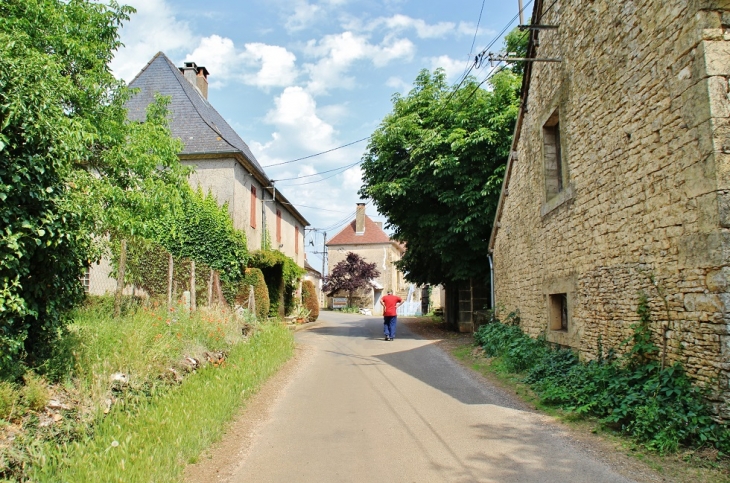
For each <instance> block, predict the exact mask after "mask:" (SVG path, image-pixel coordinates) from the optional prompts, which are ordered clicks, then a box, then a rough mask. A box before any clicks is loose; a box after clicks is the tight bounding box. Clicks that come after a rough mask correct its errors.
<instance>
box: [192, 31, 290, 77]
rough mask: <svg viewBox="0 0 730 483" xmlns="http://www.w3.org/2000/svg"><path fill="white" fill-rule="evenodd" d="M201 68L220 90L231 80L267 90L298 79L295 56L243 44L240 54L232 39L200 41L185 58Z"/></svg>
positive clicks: (271, 47)
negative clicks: (203, 67) (201, 66)
mask: <svg viewBox="0 0 730 483" xmlns="http://www.w3.org/2000/svg"><path fill="white" fill-rule="evenodd" d="M185 60H186V61H194V62H196V63H198V65H204V66H205V67H206V68H207V69H208V72H210V74H211V77H210V79H211V87H213V88H215V87H220V86H222V85H224V84H225V83H227V82H228V81H230V80H240V81H242V82H244V83H245V84H248V85H252V86H256V87H260V88H263V89H268V88H269V87H286V86H290V85H292V84H293V83H294V82H295V81H296V78H297V75H298V74H297V68H296V56H295V55H294V54H293V53H291V52H289V51H288V50H286V49H285V48H284V47H279V46H277V45H267V44H262V43H258V42H256V43H249V44H245V45H244V48H243V50H239V49H237V48H236V46H235V45H234V43H233V41H232V40H231V39H228V38H225V37H220V36H218V35H211V36H210V37H205V38H203V39H201V40H200V43H199V44H198V46H197V47H196V48H195V50H194V51H193V52H191V53H190V54H188V55H187V56H186V57H185Z"/></svg>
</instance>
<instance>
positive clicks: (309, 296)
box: [302, 280, 319, 322]
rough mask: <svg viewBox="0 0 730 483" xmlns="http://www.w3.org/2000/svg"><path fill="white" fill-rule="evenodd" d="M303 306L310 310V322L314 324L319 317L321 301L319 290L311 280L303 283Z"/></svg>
mask: <svg viewBox="0 0 730 483" xmlns="http://www.w3.org/2000/svg"><path fill="white" fill-rule="evenodd" d="M302 304H303V305H304V306H305V307H306V308H307V310H309V321H310V322H314V321H315V320H317V318H318V317H319V300H317V289H316V288H315V287H314V283H313V282H312V281H311V280H305V281H304V282H302Z"/></svg>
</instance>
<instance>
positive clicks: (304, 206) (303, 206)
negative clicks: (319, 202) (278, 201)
mask: <svg viewBox="0 0 730 483" xmlns="http://www.w3.org/2000/svg"><path fill="white" fill-rule="evenodd" d="M282 204H284V205H289V206H294V207H295V208H309V209H310V210H318V211H329V212H330V213H340V214H342V213H347V212H346V211H336V210H328V209H325V208H318V207H316V206H307V205H294V204H293V203H282ZM314 230H316V228H310V229H309V230H307V231H314Z"/></svg>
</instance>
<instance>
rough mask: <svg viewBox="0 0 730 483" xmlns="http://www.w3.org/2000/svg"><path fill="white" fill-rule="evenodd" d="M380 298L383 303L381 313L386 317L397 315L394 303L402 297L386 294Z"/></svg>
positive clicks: (401, 300)
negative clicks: (383, 309) (383, 306)
mask: <svg viewBox="0 0 730 483" xmlns="http://www.w3.org/2000/svg"><path fill="white" fill-rule="evenodd" d="M380 300H381V302H383V304H384V305H385V311H383V315H385V316H386V317H388V316H392V315H398V312H397V309H396V307H395V305H396V304H398V303H400V302H403V299H402V298H400V297H398V296H397V295H386V296H385V297H383V298H382V299H380Z"/></svg>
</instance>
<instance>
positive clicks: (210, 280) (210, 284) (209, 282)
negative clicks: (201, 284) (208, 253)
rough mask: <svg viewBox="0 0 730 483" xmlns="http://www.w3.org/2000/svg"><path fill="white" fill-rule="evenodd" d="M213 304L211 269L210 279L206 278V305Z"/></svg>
mask: <svg viewBox="0 0 730 483" xmlns="http://www.w3.org/2000/svg"><path fill="white" fill-rule="evenodd" d="M212 306H213V270H211V271H210V279H209V280H208V307H212Z"/></svg>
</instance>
